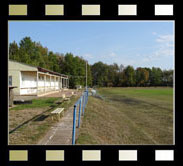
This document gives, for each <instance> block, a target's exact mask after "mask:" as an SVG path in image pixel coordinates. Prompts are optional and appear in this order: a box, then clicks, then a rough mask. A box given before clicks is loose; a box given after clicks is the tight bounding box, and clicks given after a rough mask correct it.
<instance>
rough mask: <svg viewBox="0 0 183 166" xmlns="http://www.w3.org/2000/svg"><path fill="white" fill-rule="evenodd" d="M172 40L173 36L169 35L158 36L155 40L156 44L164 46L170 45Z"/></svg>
mask: <svg viewBox="0 0 183 166" xmlns="http://www.w3.org/2000/svg"><path fill="white" fill-rule="evenodd" d="M173 40H174V36H173V35H171V34H168V35H159V36H158V38H157V39H156V42H157V43H164V44H169V43H172V42H173Z"/></svg>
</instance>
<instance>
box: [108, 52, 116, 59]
mask: <svg viewBox="0 0 183 166" xmlns="http://www.w3.org/2000/svg"><path fill="white" fill-rule="evenodd" d="M116 56H117V55H116V54H115V53H114V52H112V53H111V54H109V57H112V58H113V57H116Z"/></svg>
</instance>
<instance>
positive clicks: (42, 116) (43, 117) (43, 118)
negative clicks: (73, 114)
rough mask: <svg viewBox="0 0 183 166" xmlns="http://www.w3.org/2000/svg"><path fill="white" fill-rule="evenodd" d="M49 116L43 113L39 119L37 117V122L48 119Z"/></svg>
mask: <svg viewBox="0 0 183 166" xmlns="http://www.w3.org/2000/svg"><path fill="white" fill-rule="evenodd" d="M48 117H49V115H41V116H40V117H38V118H37V119H35V120H34V121H35V122H39V121H44V120H45V119H47V118H48Z"/></svg>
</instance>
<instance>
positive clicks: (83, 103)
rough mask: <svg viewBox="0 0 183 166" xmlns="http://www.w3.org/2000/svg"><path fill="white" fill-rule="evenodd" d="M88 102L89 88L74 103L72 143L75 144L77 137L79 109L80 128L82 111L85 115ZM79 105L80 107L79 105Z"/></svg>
mask: <svg viewBox="0 0 183 166" xmlns="http://www.w3.org/2000/svg"><path fill="white" fill-rule="evenodd" d="M87 102H88V90H86V91H84V93H83V94H82V95H81V97H80V98H79V100H78V101H77V102H76V103H75V104H74V110H73V129H72V144H73V145H74V144H75V138H76V120H77V109H78V108H79V110H78V111H79V113H78V128H79V127H80V122H81V111H82V116H84V112H85V107H86V104H87ZM78 106H79V107H78Z"/></svg>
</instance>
